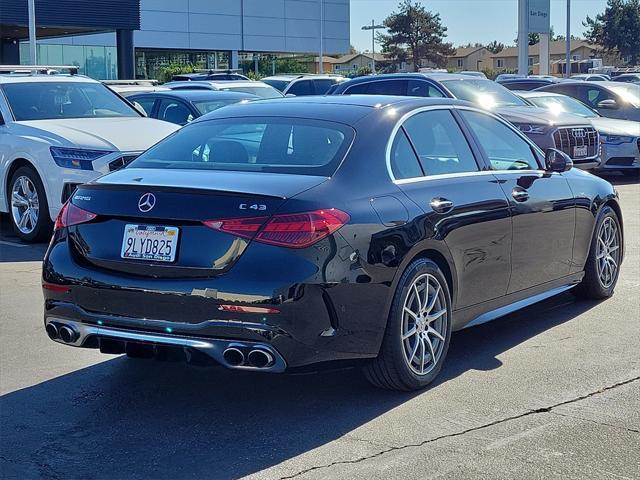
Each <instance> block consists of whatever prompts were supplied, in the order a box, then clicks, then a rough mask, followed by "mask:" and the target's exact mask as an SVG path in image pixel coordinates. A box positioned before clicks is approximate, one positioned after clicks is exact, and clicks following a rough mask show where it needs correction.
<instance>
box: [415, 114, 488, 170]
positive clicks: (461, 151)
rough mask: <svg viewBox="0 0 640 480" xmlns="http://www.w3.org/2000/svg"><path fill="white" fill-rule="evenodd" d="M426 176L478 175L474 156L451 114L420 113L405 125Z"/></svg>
mask: <svg viewBox="0 0 640 480" xmlns="http://www.w3.org/2000/svg"><path fill="white" fill-rule="evenodd" d="M404 128H405V129H406V131H407V134H408V135H409V138H410V139H411V142H412V143H413V146H414V147H415V149H416V152H417V154H418V157H419V159H420V165H421V166H422V170H424V173H425V175H427V176H429V175H442V174H447V173H462V172H475V171H477V170H478V164H477V163H476V160H475V157H474V156H473V152H472V151H471V148H470V147H469V144H468V143H467V140H466V138H465V136H464V134H463V133H462V130H461V129H460V126H459V125H458V122H456V120H455V118H453V115H452V114H451V112H450V111H449V110H432V111H428V112H422V113H418V114H417V115H414V116H412V117H411V118H409V119H408V120H407V121H406V122H405V123H404Z"/></svg>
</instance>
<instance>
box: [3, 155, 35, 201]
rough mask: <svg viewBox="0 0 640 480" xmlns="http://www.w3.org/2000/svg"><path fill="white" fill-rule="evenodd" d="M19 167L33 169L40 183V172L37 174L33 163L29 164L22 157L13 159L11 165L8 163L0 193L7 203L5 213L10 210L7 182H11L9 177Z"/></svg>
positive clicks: (9, 186) (9, 194)
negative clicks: (2, 193) (1, 192)
mask: <svg viewBox="0 0 640 480" xmlns="http://www.w3.org/2000/svg"><path fill="white" fill-rule="evenodd" d="M20 167H29V168H31V169H33V171H34V172H36V175H38V178H39V179H40V181H41V182H42V177H41V176H40V172H38V169H37V168H36V166H35V165H34V164H33V163H31V162H30V161H29V160H27V159H26V158H22V157H18V158H15V159H14V160H12V161H11V163H9V165H8V168H7V173H6V175H5V176H4V178H3V179H2V180H3V190H2V191H3V192H4V194H5V198H6V202H7V211H9V210H10V209H11V193H10V192H9V190H10V188H11V185H9V182H10V181H11V177H12V176H13V174H14V173H15V172H16V170H18V169H19V168H20ZM42 183H43V185H44V182H42Z"/></svg>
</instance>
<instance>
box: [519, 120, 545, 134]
mask: <svg viewBox="0 0 640 480" xmlns="http://www.w3.org/2000/svg"><path fill="white" fill-rule="evenodd" d="M515 125H516V127H518V129H519V130H520V131H521V132H522V133H533V134H535V135H543V134H544V133H545V132H546V131H547V127H546V126H545V125H536V124H535V123H516V124H515Z"/></svg>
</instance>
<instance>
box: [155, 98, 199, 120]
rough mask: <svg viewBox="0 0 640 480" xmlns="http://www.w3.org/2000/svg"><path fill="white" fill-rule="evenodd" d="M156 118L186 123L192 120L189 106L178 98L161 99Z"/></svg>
mask: <svg viewBox="0 0 640 480" xmlns="http://www.w3.org/2000/svg"><path fill="white" fill-rule="evenodd" d="M158 119H159V120H164V121H165V122H170V123H177V124H178V125H186V124H187V123H189V122H190V121H192V120H193V114H192V113H191V111H190V110H189V108H188V107H187V106H186V105H185V104H184V103H182V102H180V101H178V100H161V101H160V107H159V108H158Z"/></svg>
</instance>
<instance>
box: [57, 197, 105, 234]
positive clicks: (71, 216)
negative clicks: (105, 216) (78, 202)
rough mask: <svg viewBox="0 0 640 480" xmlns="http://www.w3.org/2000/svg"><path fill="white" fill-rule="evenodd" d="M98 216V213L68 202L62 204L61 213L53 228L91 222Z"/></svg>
mask: <svg viewBox="0 0 640 480" xmlns="http://www.w3.org/2000/svg"><path fill="white" fill-rule="evenodd" d="M96 217H97V215H96V214H95V213H93V212H88V211H86V210H83V209H82V208H80V207H76V206H75V205H74V204H73V203H70V202H67V203H65V204H64V205H63V206H62V209H61V210H60V213H58V217H57V218H56V223H55V224H54V226H53V229H54V230H60V229H61V228H65V227H70V226H71V225H78V224H80V223H86V222H90V221H91V220H93V219H94V218H96Z"/></svg>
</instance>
